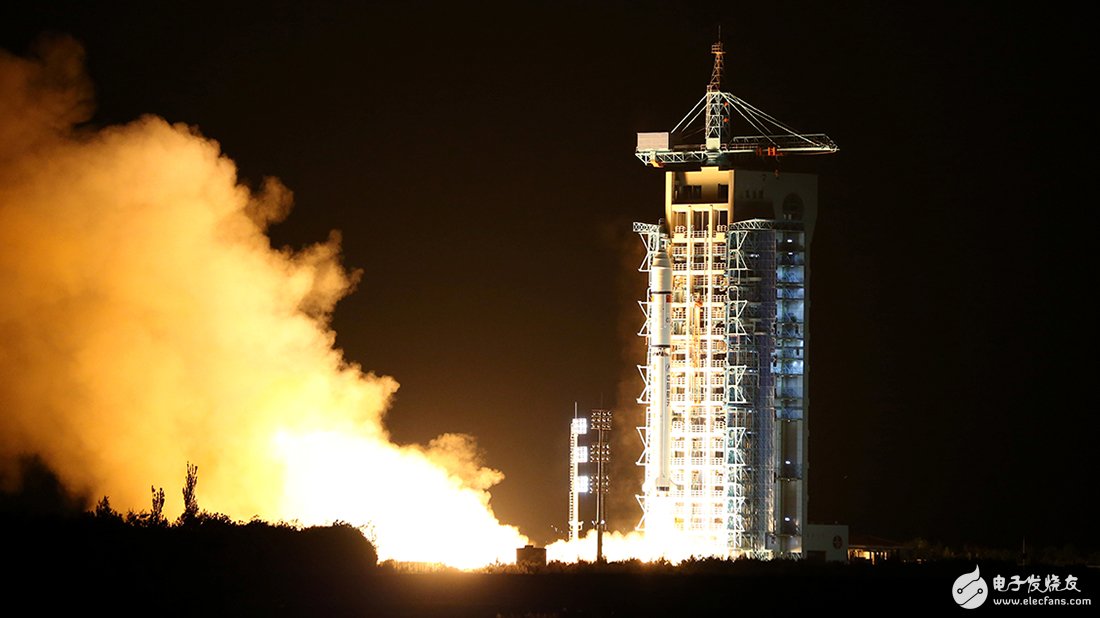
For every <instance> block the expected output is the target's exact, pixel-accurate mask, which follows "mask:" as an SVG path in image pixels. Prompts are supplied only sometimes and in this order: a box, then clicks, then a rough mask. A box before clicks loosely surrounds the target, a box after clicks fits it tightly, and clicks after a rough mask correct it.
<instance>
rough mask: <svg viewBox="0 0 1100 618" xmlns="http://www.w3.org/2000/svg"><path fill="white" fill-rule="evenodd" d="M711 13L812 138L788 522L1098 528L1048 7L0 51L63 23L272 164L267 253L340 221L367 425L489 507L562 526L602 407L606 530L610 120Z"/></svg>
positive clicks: (102, 110)
mask: <svg viewBox="0 0 1100 618" xmlns="http://www.w3.org/2000/svg"><path fill="white" fill-rule="evenodd" d="M563 6H564V7H565V8H562V7H563ZM719 24H721V27H722V33H723V40H724V43H725V49H726V52H727V56H726V74H725V89H726V90H727V91H730V92H733V93H735V94H737V95H738V96H740V97H742V98H744V99H745V100H747V101H749V102H751V103H753V104H754V105H756V106H758V107H760V108H761V109H763V110H765V111H767V112H769V113H770V114H772V115H774V116H775V117H777V118H779V119H781V120H783V121H784V122H786V123H788V124H790V125H792V126H793V127H795V128H797V129H799V130H801V131H805V132H824V133H827V134H828V135H829V136H830V137H831V138H833V139H834V140H835V141H836V143H837V144H838V145H839V147H840V151H839V153H837V154H835V155H831V156H821V157H807V158H805V159H803V160H799V161H793V160H792V161H787V160H783V161H781V166H782V170H788V171H793V170H798V171H809V172H813V173H816V174H817V175H818V179H819V203H820V207H819V212H818V220H817V229H816V232H815V236H814V239H813V245H812V256H813V257H812V283H811V291H810V298H811V304H812V308H811V310H810V332H811V342H812V343H811V348H810V350H811V351H810V358H811V360H810V363H811V364H810V366H811V369H810V372H811V386H810V389H811V390H810V402H811V404H810V405H811V407H810V410H809V412H808V418H809V431H810V444H809V470H810V473H809V496H810V500H809V514H810V518H809V519H810V521H811V522H814V523H832V522H838V523H846V524H848V525H849V526H850V531H851V534H852V535H853V536H856V535H860V534H862V535H875V536H880V537H887V538H893V539H896V540H899V541H903V540H907V539H911V538H914V537H923V538H926V539H929V540H940V541H943V542H945V543H949V544H960V543H975V544H984V545H989V546H996V547H1017V546H1018V545H1019V543H1020V541H1021V540H1022V539H1024V538H1026V539H1027V541H1028V544H1029V545H1032V544H1033V543H1034V544H1035V545H1037V546H1043V545H1054V546H1061V545H1063V544H1068V543H1072V544H1075V545H1078V546H1080V547H1085V548H1092V549H1095V548H1097V546H1098V543H1097V537H1096V533H1095V531H1094V529H1093V526H1092V516H1091V514H1090V512H1089V509H1088V508H1087V500H1086V498H1085V492H1087V491H1088V490H1087V488H1085V487H1083V484H1084V482H1087V481H1086V479H1087V478H1088V476H1087V475H1088V474H1089V473H1091V472H1092V471H1093V470H1094V469H1095V464H1094V463H1093V462H1092V460H1091V458H1090V457H1089V454H1090V450H1091V449H1090V448H1089V446H1090V445H1089V440H1090V439H1091V438H1092V437H1093V436H1094V435H1095V433H1096V430H1097V428H1098V427H1097V421H1096V418H1095V416H1094V415H1091V414H1090V413H1088V412H1087V410H1086V409H1085V406H1084V405H1083V401H1082V400H1083V397H1080V396H1079V395H1078V394H1077V393H1078V391H1079V390H1080V389H1082V387H1084V388H1087V386H1085V385H1083V384H1082V382H1083V380H1082V378H1083V377H1084V376H1083V375H1081V374H1083V369H1082V365H1081V363H1080V361H1077V360H1075V357H1076V356H1078V355H1084V356H1085V357H1086V358H1087V353H1084V354H1079V353H1078V352H1077V351H1076V349H1075V348H1076V346H1074V345H1071V344H1072V343H1074V342H1076V341H1077V340H1078V339H1079V338H1080V336H1079V335H1077V336H1076V337H1074V336H1073V335H1075V334H1076V329H1074V330H1073V331H1072V332H1071V328H1072V327H1071V324H1074V325H1075V324H1076V322H1077V321H1079V320H1080V319H1081V318H1078V317H1077V316H1076V315H1074V313H1072V312H1070V311H1067V310H1066V309H1068V308H1069V306H1072V305H1071V303H1072V300H1073V296H1075V295H1076V294H1074V293H1072V291H1071V290H1074V289H1076V288H1075V287H1073V286H1070V285H1069V273H1070V272H1071V271H1074V270H1077V269H1079V268H1083V269H1087V266H1086V265H1085V263H1084V262H1083V260H1081V259H1080V258H1079V256H1078V255H1077V251H1079V248H1080V247H1082V246H1084V244H1083V242H1082V241H1080V240H1078V239H1076V238H1074V237H1073V236H1072V235H1073V233H1074V231H1075V230H1074V229H1073V228H1075V227H1081V226H1080V224H1078V223H1077V222H1078V221H1079V220H1081V219H1084V217H1083V216H1082V215H1079V214H1077V213H1076V211H1074V210H1071V209H1072V208H1073V207H1075V206H1078V205H1081V204H1082V200H1081V199H1080V198H1077V199H1074V200H1069V199H1067V198H1068V197H1069V196H1068V186H1067V185H1068V183H1071V182H1074V181H1076V180H1078V179H1081V178H1086V176H1084V174H1082V173H1080V172H1079V171H1078V170H1077V169H1076V167H1075V164H1076V165H1078V166H1079V165H1080V162H1079V161H1078V159H1079V158H1080V157H1078V156H1076V155H1077V152H1076V150H1077V147H1076V146H1075V145H1073V144H1068V145H1065V144H1059V143H1058V141H1059V140H1060V139H1061V138H1060V136H1061V135H1065V134H1064V133H1060V132H1059V127H1058V126H1057V125H1058V124H1060V123H1061V122H1062V121H1064V119H1066V118H1072V117H1073V116H1074V115H1075V114H1074V113H1073V112H1074V107H1075V106H1076V105H1079V104H1077V103H1076V101H1077V99H1076V97H1077V96H1079V95H1078V94H1076V93H1072V92H1069V91H1068V89H1071V88H1073V86H1074V85H1075V84H1078V83H1080V82H1081V78H1080V75H1077V74H1076V73H1077V69H1078V66H1077V63H1076V62H1074V59H1075V58H1077V57H1084V44H1083V41H1084V40H1085V39H1084V38H1083V36H1080V37H1079V36H1078V35H1079V33H1080V32H1081V31H1082V30H1083V28H1082V27H1081V26H1078V25H1076V24H1074V23H1072V16H1071V15H1068V14H1058V12H1057V11H1044V12H1043V13H1042V14H1033V13H1031V12H1022V11H1015V10H1012V11H1010V10H1007V9H1003V8H1001V7H999V6H997V5H994V4H976V5H970V6H965V7H961V8H960V7H956V6H954V5H952V4H950V3H943V4H942V5H936V6H929V5H927V4H924V5H921V7H919V8H916V7H902V8H898V7H884V6H879V5H875V4H863V3H852V4H848V5H845V6H841V7H839V8H838V7H827V6H820V7H819V6H811V7H805V6H799V5H794V4H781V5H780V6H778V7H777V6H775V5H768V6H763V5H760V6H748V7H736V8H734V7H725V6H711V5H692V6H687V7H684V6H675V5H660V4H656V3H641V4H636V3H618V2H615V3H609V4H605V5H602V6H600V7H595V8H593V7H588V6H585V5H583V4H580V3H577V4H567V5H561V4H554V5H545V6H544V5H537V6H534V7H530V6H525V7H523V8H515V7H508V6H507V5H493V4H490V5H488V6H483V7H481V8H479V9H469V8H465V7H455V6H449V5H445V4H442V3H414V4H412V5H411V6H396V5H390V4H386V3H383V4H380V5H371V6H358V5H355V4H350V5H346V6H344V5H341V6H336V7H327V8H326V9H324V10H320V9H309V8H304V7H298V6H295V5H294V4H292V3H272V4H263V5H261V4H247V5H241V4H235V5H234V6H232V7H220V8H218V9H214V8H209V7H196V6H195V5H194V4H190V3H180V4H178V5H175V4H172V3H168V4H162V5H158V6H157V7H144V6H140V5H134V6H132V7H127V8H118V6H117V5H112V7H111V8H109V9H108V8H97V7H93V6H90V5H86V4H85V3H76V2H74V3H66V2H61V3H45V4H42V5H37V6H35V7H34V8H21V9H16V8H9V7H5V8H3V9H0V49H3V50H6V51H8V52H10V53H13V54H16V55H26V54H27V53H28V49H29V46H30V45H31V43H32V41H34V40H35V39H36V38H37V37H38V36H40V35H41V34H43V33H47V32H55V33H64V34H68V35H71V36H73V37H75V38H76V39H77V40H78V41H80V42H81V43H82V44H83V45H84V48H85V51H86V54H87V65H88V70H89V73H90V75H91V79H92V82H93V84H94V87H95V91H96V112H95V115H94V117H93V119H92V120H91V122H90V125H91V126H96V127H103V126H107V125H112V124H118V123H125V122H129V121H131V120H133V119H135V118H138V117H139V116H141V115H142V114H153V115H157V116H162V117H164V118H166V119H167V120H168V121H170V122H182V123H186V124H188V125H191V126H194V127H196V128H197V130H198V131H200V132H201V133H202V134H203V135H204V136H206V137H208V138H210V139H213V140H216V141H217V142H219V143H220V144H221V147H222V149H223V150H224V152H225V154H226V156H228V157H230V158H231V159H233V160H234V161H235V162H236V163H237V165H238V166H239V170H240V175H241V177H242V179H244V180H245V181H247V182H248V183H250V184H254V185H258V184H259V183H260V182H261V180H262V178H263V177H265V176H275V177H277V178H279V179H281V180H282V181H283V183H285V184H286V186H287V187H289V188H290V189H291V190H292V191H293V192H294V194H295V206H294V210H293V212H292V213H291V215H290V217H289V218H288V219H287V220H286V221H285V222H283V223H281V224H277V225H275V226H274V227H273V228H272V229H271V231H270V235H271V238H272V245H273V246H275V247H280V246H283V245H290V246H292V247H301V246H304V245H306V244H309V243H312V242H317V241H322V240H324V239H325V238H326V237H327V235H328V233H329V231H330V230H332V229H337V230H340V231H341V232H342V234H343V253H344V259H343V262H344V264H345V265H347V266H349V267H351V268H358V269H362V271H363V275H362V279H361V282H360V283H359V285H358V289H357V291H356V292H355V293H353V294H352V295H351V296H350V297H348V298H346V299H344V300H342V301H341V302H340V303H339V304H338V305H337V308H336V312H335V317H334V329H335V331H336V332H337V333H338V340H337V346H338V347H339V348H341V349H342V350H343V351H344V353H345V355H346V357H347V358H348V359H349V360H351V361H354V362H357V363H360V364H361V365H362V366H363V368H364V369H365V370H367V371H374V372H377V373H380V374H385V375H389V376H392V377H394V378H395V379H396V380H397V381H398V382H399V383H400V384H401V388H400V390H399V391H398V393H397V395H396V399H395V401H394V404H393V407H392V409H391V410H390V412H389V414H388V416H387V426H388V427H389V429H390V430H391V432H392V434H393V437H394V439H395V440H396V441H398V442H426V441H428V440H430V439H431V438H433V437H434V436H436V435H438V434H440V433H443V432H449V431H455V432H464V433H470V434H472V435H474V436H476V437H477V439H478V444H479V445H480V447H481V448H482V449H483V450H484V452H485V456H486V457H485V459H486V463H487V465H489V466H491V467H494V468H496V469H499V470H501V471H503V472H504V473H505V475H506V478H505V480H504V481H503V482H502V483H501V484H500V485H498V486H497V487H495V488H494V489H493V491H492V494H493V501H492V506H493V508H494V511H495V513H496V515H497V516H498V518H499V519H500V520H501V521H502V522H503V523H508V524H514V525H518V526H520V528H521V531H522V532H523V533H525V534H527V535H529V536H531V537H532V539H533V540H534V541H536V542H540V543H544V542H546V541H549V540H551V539H552V538H554V532H553V530H552V529H551V526H557V527H559V528H562V527H563V526H564V523H565V519H566V500H567V493H566V492H567V482H568V481H567V471H566V448H567V443H568V420H569V419H570V418H571V416H572V413H573V402H574V401H578V402H579V404H580V407H581V408H582V410H583V409H586V408H591V407H597V406H600V405H604V406H607V407H610V408H612V409H614V410H615V412H616V421H615V422H616V431H617V432H618V433H619V435H620V436H623V437H626V438H627V440H625V441H623V442H620V443H618V445H617V446H618V450H616V451H615V455H616V456H618V457H619V461H620V465H619V466H618V467H617V468H616V472H617V474H618V477H617V478H615V479H613V484H614V485H613V486H614V497H615V502H614V505H613V506H614V507H615V508H613V510H612V512H611V515H612V522H611V523H612V525H613V526H614V527H616V528H618V529H622V530H627V529H630V528H632V526H633V525H634V523H636V520H637V516H638V515H639V514H640V512H639V511H638V509H637V507H636V505H635V504H634V502H633V493H634V487H633V484H634V483H635V481H634V480H632V479H631V477H630V476H629V475H630V474H632V473H633V461H634V460H635V459H636V458H637V454H638V452H640V443H638V442H637V440H636V439H634V438H635V434H634V430H633V428H632V426H633V425H634V424H636V423H637V420H638V419H639V418H640V411H641V409H640V407H639V406H637V405H636V404H634V403H633V397H634V396H636V394H637V392H638V391H640V389H641V380H640V379H638V378H637V373H636V371H635V369H634V365H635V364H637V363H640V362H643V360H642V359H643V354H644V350H643V347H642V345H641V342H640V341H639V340H638V338H637V337H635V336H634V335H633V333H634V332H636V331H637V328H638V327H639V326H640V313H639V312H638V310H637V306H636V304H635V301H636V300H637V299H640V298H641V296H642V295H643V294H644V291H645V279H644V276H643V275H641V274H640V273H638V272H636V265H637V262H636V260H637V259H638V258H639V257H640V255H641V247H640V243H639V241H638V240H637V237H636V236H635V235H633V234H632V233H631V232H630V223H631V222H632V221H646V222H655V221H656V220H657V219H658V218H659V217H660V216H661V208H662V206H661V205H662V198H663V196H662V191H663V184H662V182H663V181H662V179H661V177H660V173H659V172H657V171H656V170H653V169H646V168H645V167H644V166H642V165H641V164H640V163H639V162H638V161H637V160H636V159H635V158H634V156H633V149H634V139H635V133H636V132H638V131H665V130H668V129H671V128H672V126H673V125H674V124H675V123H676V121H677V120H679V119H680V117H681V116H682V115H683V114H684V113H685V112H686V111H687V110H688V109H689V108H690V107H691V105H692V104H693V103H694V102H695V101H696V100H697V99H698V98H699V97H700V96H701V95H702V93H703V91H704V88H705V86H706V83H707V80H708V78H709V75H710V70H711V66H710V54H709V47H710V44H711V43H712V42H713V41H714V39H715V36H716V30H717V26H718V25H719ZM1080 68H1083V67H1080ZM1079 117H1080V118H1084V116H1083V115H1082V116H1079ZM1078 139H1079V138H1078ZM1075 197H1076V196H1075ZM1053 213H1058V214H1057V217H1054V216H1051V215H1052V214H1053ZM1067 227H1068V228H1070V229H1069V230H1068V231H1067V230H1066V229H1065V228H1067ZM1077 233H1078V234H1080V233H1081V232H1077ZM1081 345H1083V344H1081ZM631 443H633V444H635V447H636V448H637V451H636V452H624V451H623V448H624V447H623V445H624V444H626V445H629V444H631ZM173 463H177V462H173ZM178 464H179V465H181V466H182V464H183V462H178ZM622 464H627V465H622ZM624 477H625V478H626V479H631V480H629V482H626V481H624V480H623V479H624ZM1078 477H1081V478H1078ZM616 480H618V481H619V482H618V483H616ZM214 508H216V505H215V507H214Z"/></svg>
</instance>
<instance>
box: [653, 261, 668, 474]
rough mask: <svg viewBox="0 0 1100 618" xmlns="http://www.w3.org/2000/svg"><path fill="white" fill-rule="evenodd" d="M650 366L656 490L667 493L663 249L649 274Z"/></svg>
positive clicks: (666, 294) (664, 270)
mask: <svg viewBox="0 0 1100 618" xmlns="http://www.w3.org/2000/svg"><path fill="white" fill-rule="evenodd" d="M649 290H650V298H649V312H650V313H649V319H650V325H649V337H650V338H649V347H650V350H649V351H650V354H649V362H650V368H649V369H650V374H649V375H650V376H652V378H651V383H650V389H651V398H650V405H651V406H652V412H653V418H654V425H655V426H654V429H655V431H654V432H653V433H652V434H651V435H650V450H651V452H650V457H655V458H656V460H657V476H656V479H655V485H656V489H657V490H658V491H665V492H667V491H668V490H669V489H670V488H671V487H672V475H671V472H670V470H669V468H670V464H671V463H672V452H671V451H672V444H671V442H672V438H671V436H670V434H671V432H672V414H671V413H670V412H669V406H668V399H669V396H668V393H669V388H668V362H669V348H670V340H671V335H672V322H671V316H670V313H671V311H670V305H671V303H672V263H671V262H670V261H669V259H668V254H667V253H665V249H664V247H661V248H659V249H658V250H657V252H656V253H654V254H653V261H652V263H651V264H650V270H649Z"/></svg>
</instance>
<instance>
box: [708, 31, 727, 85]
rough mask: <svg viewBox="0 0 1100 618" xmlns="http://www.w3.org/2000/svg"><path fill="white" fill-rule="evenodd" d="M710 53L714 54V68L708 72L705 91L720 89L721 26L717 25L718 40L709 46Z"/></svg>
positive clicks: (722, 52) (723, 52)
mask: <svg viewBox="0 0 1100 618" xmlns="http://www.w3.org/2000/svg"><path fill="white" fill-rule="evenodd" d="M710 53H712V54H714V70H713V71H711V73H710V83H709V84H707V92H721V91H722V56H723V55H725V53H726V52H725V51H723V50H722V26H718V42H717V43H714V44H713V45H711V46H710Z"/></svg>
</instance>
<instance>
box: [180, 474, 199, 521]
mask: <svg viewBox="0 0 1100 618" xmlns="http://www.w3.org/2000/svg"><path fill="white" fill-rule="evenodd" d="M198 484H199V467H198V466H196V465H194V464H192V463H191V462H187V479H186V480H185V481H184V482H183V513H182V514H181V515H180V523H184V524H185V523H188V522H191V521H194V520H195V519H196V518H197V517H198V516H199V501H198V499H197V498H196V497H195V486H196V485H198Z"/></svg>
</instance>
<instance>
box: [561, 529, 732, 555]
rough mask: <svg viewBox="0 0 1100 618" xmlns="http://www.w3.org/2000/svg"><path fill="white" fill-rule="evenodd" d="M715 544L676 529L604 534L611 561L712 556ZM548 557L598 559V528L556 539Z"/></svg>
mask: <svg viewBox="0 0 1100 618" xmlns="http://www.w3.org/2000/svg"><path fill="white" fill-rule="evenodd" d="M713 547H714V545H713V543H704V542H702V541H700V540H698V539H693V538H692V537H691V536H690V535H688V534H687V533H684V532H675V533H673V537H672V538H669V537H666V536H661V535H656V536H655V535H653V534H651V533H649V532H647V533H645V534H643V533H641V532H629V533H627V534H623V533H620V532H605V533H604V535H603V553H604V557H605V558H606V559H607V560H610V561H620V560H633V559H636V560H641V561H642V562H653V561H655V560H662V559H663V560H668V561H669V562H672V563H679V562H682V561H684V560H687V559H688V558H691V557H708V556H711V555H712V554H713ZM546 559H547V560H549V561H555V560H556V561H558V562H577V561H580V560H585V561H588V562H592V561H594V560H595V559H596V531H595V530H589V531H588V532H587V533H586V534H585V536H583V537H581V538H580V539H578V540H576V541H573V542H569V541H555V542H553V543H551V544H550V545H547V546H546Z"/></svg>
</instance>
